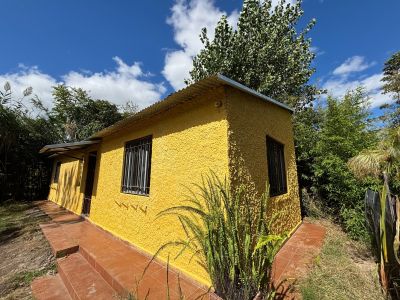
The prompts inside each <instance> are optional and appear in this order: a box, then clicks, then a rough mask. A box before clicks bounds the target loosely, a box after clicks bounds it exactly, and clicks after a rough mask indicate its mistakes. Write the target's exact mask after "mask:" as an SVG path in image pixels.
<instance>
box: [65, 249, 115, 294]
mask: <svg viewBox="0 0 400 300" xmlns="http://www.w3.org/2000/svg"><path fill="white" fill-rule="evenodd" d="M57 266H58V272H59V274H60V276H61V279H62V280H63V282H64V284H65V286H66V288H67V290H68V292H69V294H70V295H71V297H72V298H73V299H114V298H116V297H118V294H117V292H116V291H115V290H114V289H113V288H112V287H111V286H110V285H109V284H108V283H107V282H106V281H105V280H104V278H103V277H102V276H101V275H100V274H99V273H98V272H97V271H96V270H95V269H94V268H93V267H92V266H91V265H90V264H89V262H88V261H87V260H86V259H85V258H84V257H83V256H82V255H81V254H80V253H74V254H71V255H69V256H66V257H64V258H60V259H58V260H57Z"/></svg>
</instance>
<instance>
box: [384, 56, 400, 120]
mask: <svg viewBox="0 0 400 300" xmlns="http://www.w3.org/2000/svg"><path fill="white" fill-rule="evenodd" d="M383 75H384V76H383V78H382V81H383V82H384V85H383V87H382V88H383V93H385V94H390V95H392V96H393V100H394V102H393V103H392V104H386V105H383V106H382V108H384V109H387V111H388V112H387V113H386V115H385V116H384V120H386V121H389V124H390V126H392V127H396V126H399V125H400V51H398V52H397V53H395V54H393V55H392V57H390V58H389V59H388V60H387V61H386V62H385V66H384V68H383Z"/></svg>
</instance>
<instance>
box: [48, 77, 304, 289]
mask: <svg viewBox="0 0 400 300" xmlns="http://www.w3.org/2000/svg"><path fill="white" fill-rule="evenodd" d="M41 152H42V153H52V154H53V155H52V156H53V159H54V168H53V176H52V182H51V185H50V193H49V196H48V198H49V200H51V201H54V202H56V203H58V204H60V205H62V206H63V207H65V208H67V209H69V210H71V211H72V212H74V213H76V214H79V215H80V214H85V215H86V216H87V218H88V219H89V221H90V222H92V223H94V224H96V225H98V226H100V227H101V228H103V229H105V230H107V231H109V232H111V233H112V234H114V235H115V236H118V237H119V238H121V239H123V240H126V241H128V242H130V243H131V244H133V245H134V246H136V247H138V248H140V249H142V250H143V251H145V252H147V253H149V254H154V253H155V252H156V251H157V250H158V249H159V247H160V246H161V245H163V244H165V243H166V242H169V241H173V240H176V239H177V238H178V237H180V236H181V237H182V235H183V231H182V229H181V225H180V224H179V222H178V221H177V220H175V219H174V218H171V219H167V218H156V215H157V213H159V212H160V211H162V210H164V209H166V208H169V207H172V206H174V205H177V204H179V203H180V202H181V200H182V199H183V196H184V195H185V194H186V193H187V190H186V187H188V186H190V185H192V184H193V183H200V181H201V177H202V175H205V174H207V173H209V171H210V170H212V171H214V172H215V173H216V174H217V175H218V176H219V177H221V178H223V177H226V178H227V179H228V180H229V181H230V182H231V184H232V186H235V185H238V184H240V183H250V184H251V186H252V188H253V191H254V193H262V192H264V190H265V184H266V182H269V184H270V192H271V208H270V211H271V212H274V211H279V219H278V220H277V222H275V224H274V230H275V231H277V232H290V231H292V230H293V229H294V228H296V226H297V225H298V224H299V223H300V222H301V214H300V201H299V191H298V180H297V171H296V160H295V150H294V143H293V127H292V110H291V109H290V108H289V107H287V106H286V105H284V104H282V103H280V102H277V101H275V100H273V99H271V98H269V97H266V96H264V95H262V94H260V93H257V92H256V91H254V90H251V89H249V88H247V87H245V86H243V85H241V84H239V83H237V82H235V81H233V80H231V79H229V78H227V77H225V76H222V75H217V76H213V77H209V78H206V79H204V80H201V81H199V82H196V83H194V84H192V85H190V86H188V87H186V88H184V89H182V90H180V91H178V92H176V93H174V94H171V95H170V96H168V97H167V98H165V99H164V100H162V101H159V102H157V103H155V104H153V105H151V106H149V107H147V108H145V109H143V110H142V111H140V112H139V113H137V114H135V115H133V116H131V117H128V118H126V119H124V120H122V121H120V122H117V123H116V124H114V125H112V126H110V127H108V128H105V129H103V130H101V131H100V132H97V133H96V134H94V135H93V136H92V137H91V138H90V139H88V140H86V141H83V142H77V143H67V144H58V145H47V146H45V147H44V148H43V149H42V150H41ZM171 251H173V250H171ZM190 255H191V254H190V253H184V254H183V255H182V256H180V257H179V258H178V259H177V260H175V261H171V265H173V266H175V267H176V268H177V269H179V270H181V271H183V272H185V273H186V274H187V275H189V276H191V277H192V278H194V279H196V280H198V281H200V282H202V283H205V284H208V283H209V278H208V275H207V274H205V273H204V271H203V269H202V268H201V267H199V265H197V263H196V262H194V260H192V262H189V259H188V258H189V257H190ZM163 258H164V259H165V257H161V259H163Z"/></svg>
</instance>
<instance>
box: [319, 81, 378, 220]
mask: <svg viewBox="0 0 400 300" xmlns="http://www.w3.org/2000/svg"><path fill="white" fill-rule="evenodd" d="M367 101H368V100H367V97H366V96H365V94H364V91H363V90H362V89H360V88H359V89H357V90H355V91H351V92H348V93H347V94H346V95H345V96H344V97H343V99H335V98H333V97H328V99H327V103H326V108H325V109H323V111H322V122H321V125H320V126H321V127H320V131H319V132H318V141H317V143H316V144H315V149H314V155H315V161H314V165H313V172H314V181H315V182H314V185H315V187H316V189H317V190H318V193H319V194H320V196H321V199H322V200H323V201H324V204H325V205H326V207H327V208H329V209H330V210H331V211H332V212H334V213H337V212H339V211H340V210H341V209H342V208H343V207H347V208H348V207H355V206H357V204H358V203H360V201H362V199H363V196H364V193H365V185H364V184H363V183H361V182H359V181H358V180H357V179H356V178H355V176H354V175H353V174H352V173H351V171H350V170H349V169H348V167H347V161H348V160H349V159H350V158H351V157H353V156H355V155H356V154H357V153H359V152H360V151H361V150H363V149H366V148H369V147H371V146H373V145H374V144H375V142H376V135H375V132H374V131H373V130H371V129H372V128H371V124H370V122H369V120H368V117H369V111H368V106H367Z"/></svg>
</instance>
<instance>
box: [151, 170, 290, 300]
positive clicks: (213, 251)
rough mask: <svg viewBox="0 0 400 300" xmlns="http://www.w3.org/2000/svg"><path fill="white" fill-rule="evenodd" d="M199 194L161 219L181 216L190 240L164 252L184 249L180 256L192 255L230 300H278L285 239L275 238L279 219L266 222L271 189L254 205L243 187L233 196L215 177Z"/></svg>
mask: <svg viewBox="0 0 400 300" xmlns="http://www.w3.org/2000/svg"><path fill="white" fill-rule="evenodd" d="M195 188H196V190H197V191H196V192H195V191H191V190H189V191H190V196H189V197H188V199H187V200H186V201H185V203H184V204H183V205H180V206H175V207H171V208H168V209H166V210H164V211H162V212H161V213H159V215H158V217H162V216H168V215H169V216H170V215H173V216H176V217H177V218H178V219H179V221H180V223H181V225H182V227H183V229H184V231H185V232H186V235H187V239H185V240H183V239H181V240H177V241H173V242H170V243H168V244H166V245H164V246H163V247H162V248H165V247H166V246H168V245H181V246H182V250H181V252H180V253H182V252H183V251H185V250H186V249H189V250H191V251H192V252H193V253H194V254H193V257H194V256H196V257H197V258H198V262H199V263H200V265H202V266H203V267H204V268H205V270H206V271H207V272H208V274H209V276H210V278H211V282H212V284H213V287H214V289H215V292H216V294H217V295H218V296H220V297H222V298H224V299H229V300H235V299H240V300H246V299H249V300H250V299H254V298H257V299H272V298H273V297H274V293H273V291H272V286H271V283H270V279H271V269H272V268H271V267H272V263H273V260H274V257H275V254H276V253H277V251H278V250H279V248H280V246H281V244H282V241H283V237H282V236H280V235H275V234H271V233H270V225H271V223H272V222H273V220H274V219H275V217H272V218H270V220H267V219H266V210H267V206H268V200H269V189H268V186H267V188H266V191H265V193H264V194H263V195H262V197H261V198H260V199H256V200H255V201H251V203H250V201H249V200H247V199H246V197H245V193H244V188H243V187H241V188H239V189H238V190H237V191H232V188H231V186H230V185H229V184H228V182H227V181H226V179H225V180H224V181H221V180H220V179H219V178H218V177H217V176H216V175H215V174H214V173H211V174H210V175H208V176H205V177H204V178H203V181H202V184H201V185H195Z"/></svg>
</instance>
